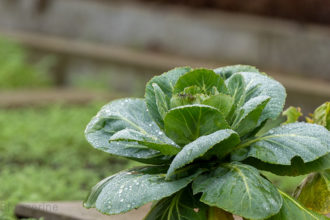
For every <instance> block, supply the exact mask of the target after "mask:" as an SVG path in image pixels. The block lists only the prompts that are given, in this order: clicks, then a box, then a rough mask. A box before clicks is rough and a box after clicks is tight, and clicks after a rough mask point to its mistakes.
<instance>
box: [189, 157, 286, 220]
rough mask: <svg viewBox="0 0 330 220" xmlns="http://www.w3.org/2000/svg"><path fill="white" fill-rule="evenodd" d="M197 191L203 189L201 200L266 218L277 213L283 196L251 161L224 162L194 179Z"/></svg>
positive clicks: (257, 217)
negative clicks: (249, 162)
mask: <svg viewBox="0 0 330 220" xmlns="http://www.w3.org/2000/svg"><path fill="white" fill-rule="evenodd" d="M193 191H194V194H196V193H199V192H202V193H203V194H202V197H201V201H202V202H204V203H205V204H207V205H210V206H216V207H219V208H221V209H224V210H226V211H228V212H231V213H233V214H236V215H239V216H243V217H245V218H248V219H264V218H268V217H270V216H272V215H274V214H276V213H277V212H278V211H279V210H280V208H281V206H282V197H281V196H280V194H279V193H278V191H277V190H276V188H275V187H274V186H273V185H272V184H271V183H270V182H269V181H268V180H266V179H265V178H263V177H261V176H260V174H259V171H258V170H257V169H255V168H254V167H251V166H249V165H245V164H241V163H237V162H233V163H229V164H224V165H223V166H221V167H219V168H218V169H216V170H215V171H213V172H212V173H210V174H204V175H201V176H199V177H198V178H197V179H196V180H195V181H194V182H193Z"/></svg>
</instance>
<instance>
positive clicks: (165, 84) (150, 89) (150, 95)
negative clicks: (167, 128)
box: [145, 67, 192, 128]
mask: <svg viewBox="0 0 330 220" xmlns="http://www.w3.org/2000/svg"><path fill="white" fill-rule="evenodd" d="M191 70H192V69H191V68H190V67H178V68H175V69H172V70H170V71H168V72H166V73H163V74H162V75H159V76H155V77H153V78H152V79H151V80H150V81H149V82H148V83H147V85H146V92H145V101H146V103H147V107H148V110H149V113H150V115H151V117H152V118H153V120H154V121H155V122H156V123H157V124H158V125H159V126H160V127H161V128H163V127H164V121H163V118H162V116H161V115H160V113H159V111H158V106H157V101H156V95H155V90H154V86H152V84H153V83H156V84H157V85H158V86H159V88H160V89H161V90H162V91H163V93H164V94H165V95H166V96H167V97H166V99H170V98H171V97H172V93H173V90H174V85H175V83H176V81H177V80H178V78H179V77H180V76H182V75H183V74H185V73H187V72H189V71H191Z"/></svg>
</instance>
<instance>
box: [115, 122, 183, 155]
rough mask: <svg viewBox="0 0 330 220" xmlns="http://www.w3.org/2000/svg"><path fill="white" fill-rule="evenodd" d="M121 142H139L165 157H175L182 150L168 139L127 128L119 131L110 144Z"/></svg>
mask: <svg viewBox="0 0 330 220" xmlns="http://www.w3.org/2000/svg"><path fill="white" fill-rule="evenodd" d="M158 134H159V135H161V134H163V133H162V132H161V131H159V133H158ZM119 141H126V142H137V143H139V144H141V145H144V146H147V147H148V148H150V149H154V150H158V151H160V152H161V153H162V154H164V155H175V154H177V153H178V152H179V151H180V150H181V148H180V147H179V146H178V145H176V144H175V143H174V142H173V141H172V140H171V139H169V138H167V137H164V136H162V137H157V136H154V135H149V134H144V133H142V132H140V131H136V130H133V129H127V128H126V129H123V130H121V131H118V132H117V133H115V134H114V135H112V137H111V138H110V142H119Z"/></svg>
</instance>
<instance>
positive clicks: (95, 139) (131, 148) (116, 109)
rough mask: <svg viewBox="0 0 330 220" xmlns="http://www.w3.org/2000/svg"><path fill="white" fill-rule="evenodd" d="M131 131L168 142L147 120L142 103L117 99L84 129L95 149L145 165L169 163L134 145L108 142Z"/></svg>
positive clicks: (148, 118)
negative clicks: (116, 135)
mask: <svg viewBox="0 0 330 220" xmlns="http://www.w3.org/2000/svg"><path fill="white" fill-rule="evenodd" d="M125 128H129V129H133V130H135V131H138V132H140V133H142V134H144V135H151V136H154V137H157V138H158V139H160V140H165V139H168V138H167V137H166V136H165V134H163V132H162V131H161V130H160V129H159V127H158V126H157V125H156V123H154V122H153V121H152V119H151V117H150V116H149V114H148V112H147V109H146V105H145V103H144V101H143V99H119V100H115V101H112V102H110V103H109V104H107V105H105V106H104V107H103V108H102V109H101V110H100V111H99V112H98V114H97V115H96V116H95V117H94V118H93V119H92V120H91V122H90V123H89V124H88V125H87V128H86V131H85V135H86V138H87V140H88V142H89V143H90V144H91V145H92V146H93V147H95V148H97V149H100V150H103V151H105V152H107V153H110V154H113V155H117V156H122V157H127V158H130V159H133V160H137V161H141V162H144V163H152V164H159V163H164V162H165V161H167V160H168V158H167V157H164V156H162V155H161V153H160V152H159V151H155V150H152V149H148V148H147V147H146V146H143V145H140V144H138V143H134V142H123V141H120V142H109V140H110V138H111V137H112V136H113V135H114V134H115V133H116V132H118V131H121V130H123V129H125Z"/></svg>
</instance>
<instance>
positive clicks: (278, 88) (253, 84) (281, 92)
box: [240, 72, 286, 124]
mask: <svg viewBox="0 0 330 220" xmlns="http://www.w3.org/2000/svg"><path fill="white" fill-rule="evenodd" d="M240 74H241V75H242V76H243V77H244V80H245V84H246V100H245V102H247V101H248V100H249V99H251V98H254V97H257V96H269V97H270V98H271V99H270V101H269V102H268V104H267V105H266V107H265V108H264V110H263V112H262V114H261V116H260V118H259V124H260V123H261V122H263V121H264V120H266V119H276V118H277V117H278V116H279V115H280V114H281V112H282V110H283V107H284V103H285V98H286V92H285V88H284V87H283V86H282V85H281V84H280V83H279V82H277V81H276V80H273V79H272V78H270V77H268V76H266V75H263V74H260V73H253V72H242V73H240Z"/></svg>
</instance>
